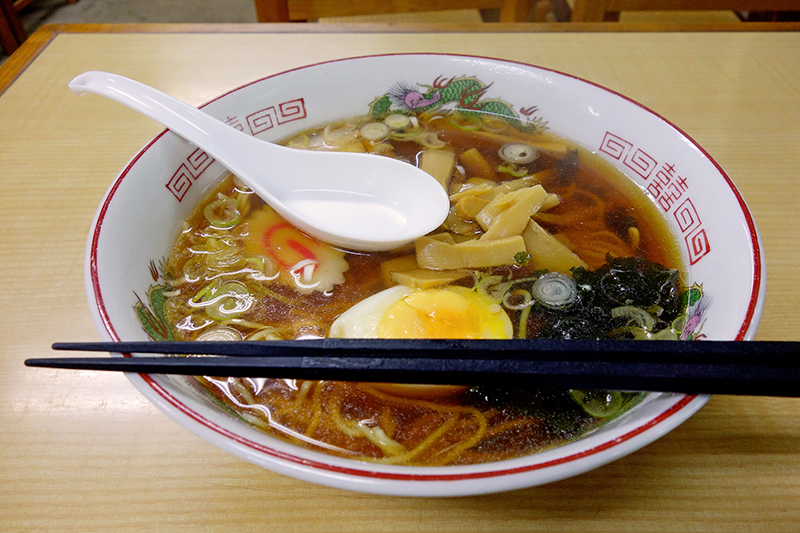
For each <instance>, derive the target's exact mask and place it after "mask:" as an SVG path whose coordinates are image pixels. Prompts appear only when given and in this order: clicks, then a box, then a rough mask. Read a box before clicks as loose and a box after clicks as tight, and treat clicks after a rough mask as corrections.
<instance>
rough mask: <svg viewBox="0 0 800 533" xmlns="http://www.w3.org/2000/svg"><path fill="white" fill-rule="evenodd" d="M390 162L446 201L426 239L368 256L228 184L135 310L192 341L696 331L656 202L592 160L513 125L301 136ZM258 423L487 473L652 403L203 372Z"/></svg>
mask: <svg viewBox="0 0 800 533" xmlns="http://www.w3.org/2000/svg"><path fill="white" fill-rule="evenodd" d="M286 144H288V145H289V146H292V147H295V148H298V149H313V150H348V151H359V152H369V153H374V154H378V155H380V156H387V157H395V158H399V159H403V160H406V161H408V162H409V163H410V164H416V165H418V166H420V167H422V168H423V169H425V170H426V171H428V172H429V173H431V175H433V176H434V177H435V178H436V179H437V180H439V181H440V183H442V186H443V187H445V188H446V189H447V191H448V192H449V194H450V197H451V211H450V215H449V216H448V218H447V220H446V221H445V222H444V224H443V226H442V227H441V228H440V229H439V230H437V231H435V232H434V233H433V234H431V235H428V236H425V237H422V238H420V239H419V240H417V241H416V242H415V243H413V244H412V245H409V246H406V247H403V248H400V249H397V250H392V251H389V252H380V253H356V252H351V251H348V250H341V249H335V248H333V247H331V246H329V245H327V244H325V243H322V242H319V241H317V240H315V239H313V238H311V237H309V236H307V235H305V234H303V233H301V232H300V231H298V230H297V229H295V228H293V227H292V226H290V225H289V224H288V223H286V222H285V221H284V220H282V219H281V217H280V216H278V215H277V214H276V213H275V212H274V211H273V210H272V209H271V208H270V207H269V206H268V205H265V204H264V203H263V202H262V201H261V200H260V199H259V198H258V197H257V196H255V195H254V194H253V193H252V192H251V191H250V190H249V189H248V188H247V187H245V186H244V185H242V184H241V183H240V182H239V181H238V180H236V179H235V178H233V177H230V176H229V177H228V178H226V179H224V180H223V181H222V182H221V183H219V184H218V185H217V186H216V187H215V188H214V190H213V191H210V192H209V194H208V195H207V196H206V198H205V199H204V200H203V201H202V202H201V203H200V204H199V205H198V206H197V207H196V209H195V210H194V212H193V214H192V215H191V216H190V217H189V218H188V219H187V220H186V221H185V222H184V223H183V227H182V230H181V233H180V235H179V237H178V238H177V240H176V243H175V245H174V249H173V251H172V253H171V254H170V256H169V257H168V258H166V260H165V261H164V262H163V264H162V265H161V269H160V270H161V276H162V277H163V280H164V283H163V284H160V285H157V286H154V287H153V288H152V289H151V291H150V293H149V294H148V298H147V302H148V304H149V306H148V305H146V304H145V303H143V302H140V303H139V304H138V305H137V312H138V313H139V316H140V320H141V321H142V324H143V326H144V327H145V329H146V330H147V331H148V333H149V334H150V336H151V337H153V338H154V339H156V340H159V339H177V340H242V339H249V340H264V341H269V340H274V339H286V340H289V339H298V338H309V337H351V338H357V337H384V338H390V337H394V338H415V337H416V338H419V337H430V338H490V339H503V338H591V339H604V338H634V339H653V338H656V339H679V338H681V334H682V329H683V324H684V315H683V313H684V311H685V309H686V304H687V300H688V298H689V297H690V296H691V294H692V290H695V291H696V290H697V289H696V288H693V289H690V290H686V289H685V288H684V287H683V286H682V284H681V276H680V270H681V265H680V259H679V255H678V252H677V247H676V245H675V243H674V242H673V240H672V238H671V236H670V234H669V232H668V231H667V229H666V225H665V222H664V220H663V219H662V217H661V214H660V213H659V212H658V210H657V209H656V208H655V206H654V204H653V203H652V202H651V201H650V200H649V198H648V197H647V196H646V195H645V194H644V193H643V192H642V191H641V190H640V189H638V188H637V187H636V186H635V185H634V184H633V183H632V182H630V181H629V180H628V179H627V178H625V177H624V176H621V175H618V174H616V172H615V171H614V170H613V169H611V168H610V167H607V166H606V165H605V164H603V163H602V162H601V161H600V160H599V159H597V158H595V156H594V155H592V154H590V153H587V152H585V151H583V150H581V149H580V148H578V147H576V146H573V145H571V144H570V143H569V142H567V141H564V140H561V139H557V138H553V137H551V136H548V135H545V134H543V133H541V132H537V133H526V132H522V131H520V130H519V129H517V128H515V126H514V124H512V123H509V122H506V121H505V120H504V119H502V118H501V117H497V116H492V115H481V114H478V113H470V114H468V115H467V114H460V113H458V112H455V111H439V112H432V113H427V114H424V113H423V114H421V115H419V116H410V115H406V114H389V115H388V116H385V117H381V118H379V119H378V118H373V117H356V118H352V119H349V120H346V121H342V122H339V123H334V124H329V125H326V126H325V127H323V128H319V129H316V130H313V131H307V132H304V133H302V134H300V135H296V136H294V137H292V138H291V139H288V140H287V141H286ZM196 383H197V385H198V386H199V387H202V388H204V389H205V390H207V391H209V392H210V393H211V394H212V395H213V396H214V397H215V398H216V399H217V400H218V401H219V402H220V403H221V404H223V405H225V406H226V407H228V408H230V410H231V411H232V412H234V413H236V414H237V416H240V417H241V418H243V419H244V420H246V421H247V422H249V423H251V424H253V425H255V426H257V427H259V428H261V429H263V430H264V431H266V432H268V433H270V434H272V435H275V436H277V437H279V438H283V439H286V440H289V441H291V442H293V443H296V444H299V445H301V446H305V447H309V448H312V449H315V450H318V451H323V452H326V453H330V454H334V455H338V456H342V457H348V458H354V459H359V460H364V461H375V462H381V463H387V464H401V465H423V466H430V465H451V464H472V463H481V462H489V461H496V460H501V459H507V458H513V457H519V456H522V455H526V454H530V453H534V452H537V451H541V450H543V449H546V448H548V447H552V446H555V445H558V444H561V443H564V442H568V441H570V440H573V439H575V438H577V437H579V436H581V435H583V434H585V433H586V432H587V431H590V430H591V429H593V428H596V427H598V425H600V424H603V423H604V422H605V421H607V420H609V419H611V418H612V417H614V416H616V415H618V414H619V413H622V412H624V410H625V409H627V408H629V407H630V406H631V405H633V404H634V403H636V402H637V401H638V400H639V399H640V398H641V395H637V394H633V393H620V392H614V391H577V390H572V391H532V390H517V389H509V388H501V387H474V388H465V387H448V386H427V387H425V386H413V385H410V386H401V385H392V384H369V383H349V382H347V383H346V382H333V381H300V380H290V379H267V378H246V379H241V378H224V377H222V378H220V377H210V376H206V377H197V378H196Z"/></svg>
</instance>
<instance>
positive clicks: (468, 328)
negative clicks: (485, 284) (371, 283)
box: [329, 285, 513, 397]
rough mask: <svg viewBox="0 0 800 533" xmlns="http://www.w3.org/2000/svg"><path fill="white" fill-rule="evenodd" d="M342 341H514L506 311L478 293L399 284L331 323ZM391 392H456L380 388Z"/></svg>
mask: <svg viewBox="0 0 800 533" xmlns="http://www.w3.org/2000/svg"><path fill="white" fill-rule="evenodd" d="M329 336H330V337H332V338H340V339H376V338H379V339H510V338H512V336H513V326H512V324H511V320H509V318H508V315H507V314H506V313H505V311H504V310H503V309H502V308H501V307H500V306H499V305H498V304H497V303H495V302H492V301H490V300H489V299H487V298H486V297H485V296H483V295H481V294H479V293H478V292H477V291H475V290H474V289H469V288H466V287H459V286H447V287H442V288H436V289H424V290H420V289H410V288H408V287H405V286H402V285H397V286H394V287H391V288H389V289H386V290H383V291H381V292H379V293H378V294H375V295H373V296H371V297H369V298H367V299H366V300H363V301H361V302H359V303H357V304H356V305H354V306H353V307H351V308H350V309H348V310H347V311H345V312H344V313H343V314H342V315H341V316H339V318H337V319H336V321H335V322H334V323H333V324H332V325H331V329H330V333H329ZM375 386H376V387H378V388H380V389H381V390H383V391H385V392H389V393H392V394H398V395H402V396H412V397H433V396H443V395H447V394H453V393H455V392H460V391H462V390H464V389H465V387H461V386H449V385H406V384H388V383H381V384H375Z"/></svg>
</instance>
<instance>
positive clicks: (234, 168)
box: [69, 71, 450, 251]
mask: <svg viewBox="0 0 800 533" xmlns="http://www.w3.org/2000/svg"><path fill="white" fill-rule="evenodd" d="M69 88H70V89H71V90H72V91H73V92H74V93H75V94H77V95H78V96H82V95H84V94H88V93H91V94H97V95H100V96H104V97H106V98H109V99H111V100H114V101H115V102H118V103H120V104H123V105H125V106H127V107H129V108H131V109H133V110H135V111H138V112H139V113H142V114H143V115H145V116H147V117H149V118H152V119H153V120H155V121H157V122H159V123H161V124H163V125H164V126H165V127H167V128H169V129H170V130H172V131H173V132H175V133H176V134H178V135H180V136H181V137H183V138H185V139H186V140H187V141H189V142H191V143H192V144H194V145H196V146H199V147H200V148H202V149H203V150H205V151H206V152H208V153H209V154H211V155H212V156H213V157H215V158H216V159H217V160H218V161H219V162H220V163H221V164H223V165H224V166H225V167H227V168H228V169H229V170H230V171H231V172H232V173H233V174H235V175H236V176H237V177H238V178H239V179H241V180H242V181H243V182H244V183H246V184H247V185H248V186H249V187H250V188H251V189H252V190H253V191H254V192H255V193H256V194H258V195H259V196H260V197H261V199H262V200H264V201H265V202H267V203H268V204H269V205H270V206H271V207H272V208H273V209H275V211H277V212H278V213H279V214H280V215H281V216H283V217H284V218H285V219H286V220H288V221H289V222H290V223H292V224H293V225H295V226H296V227H297V228H299V229H301V230H302V231H305V232H306V233H309V234H310V235H313V236H314V237H317V238H319V239H320V240H322V241H325V242H328V243H331V244H334V245H337V246H342V247H345V248H350V249H354V250H362V251H378V250H390V249H392V248H397V247H398V246H401V245H403V244H406V243H408V242H411V241H413V240H414V239H416V238H417V237H420V236H422V235H425V234H426V233H429V232H430V231H432V230H434V229H436V228H437V227H438V226H439V225H440V224H441V223H442V222H443V221H444V219H445V217H446V216H447V211H448V209H449V206H450V204H449V200H448V197H447V193H446V191H445V190H444V188H443V187H442V186H441V185H440V184H439V182H438V181H436V179H434V178H433V177H432V176H431V175H429V174H428V173H426V172H425V171H423V170H420V169H419V168H417V167H415V166H413V165H409V164H408V163H405V162H402V161H399V160H396V159H392V158H389V157H376V156H368V155H365V154H356V153H347V152H320V151H306V150H295V149H291V148H286V147H284V146H280V145H277V144H273V143H269V142H265V141H262V140H260V139H257V138H255V137H251V136H250V135H247V134H246V133H243V132H241V131H239V130H237V129H235V128H232V127H230V126H228V125H227V124H225V123H224V122H222V121H220V120H217V119H216V118H214V117H212V116H210V115H208V114H206V113H204V112H203V111H200V110H199V109H197V108H195V107H192V106H190V105H189V104H187V103H185V102H182V101H180V100H178V99H176V98H174V97H172V96H170V95H167V94H165V93H163V92H161V91H158V90H157V89H154V88H152V87H149V86H147V85H144V84H142V83H139V82H137V81H134V80H131V79H128V78H125V77H122V76H118V75H116V74H109V73H106V72H97V71H90V72H85V73H83V74H81V75H79V76H77V77H76V78H75V79H73V80H72V81H71V82H70V83H69Z"/></svg>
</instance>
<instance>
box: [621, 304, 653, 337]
mask: <svg viewBox="0 0 800 533" xmlns="http://www.w3.org/2000/svg"><path fill="white" fill-rule="evenodd" d="M611 317H612V318H627V319H628V320H629V324H630V325H631V326H636V327H640V328H642V329H643V330H645V331H646V332H649V331H652V329H653V316H652V315H651V314H650V313H648V312H647V311H645V310H644V309H640V308H638V307H634V306H633V305H623V306H620V307H615V308H614V309H612V310H611Z"/></svg>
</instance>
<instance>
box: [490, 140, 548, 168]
mask: <svg viewBox="0 0 800 533" xmlns="http://www.w3.org/2000/svg"><path fill="white" fill-rule="evenodd" d="M497 153H499V154H500V157H502V158H503V161H508V162H509V163H515V164H517V165H527V164H528V163H530V162H532V161H534V160H535V159H536V158H537V157H539V151H538V150H536V148H534V147H533V146H528V145H527V144H525V143H510V144H506V145H505V146H503V147H502V148H500V150H499V151H498V152H497Z"/></svg>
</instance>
